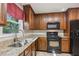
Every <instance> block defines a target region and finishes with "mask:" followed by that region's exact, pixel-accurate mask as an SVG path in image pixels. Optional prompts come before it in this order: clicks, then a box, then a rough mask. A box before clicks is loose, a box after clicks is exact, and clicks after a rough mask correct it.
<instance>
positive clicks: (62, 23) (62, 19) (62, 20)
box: [59, 13, 67, 30]
mask: <svg viewBox="0 0 79 59" xmlns="http://www.w3.org/2000/svg"><path fill="white" fill-rule="evenodd" d="M59 16H60V18H59V19H60V29H64V30H66V22H67V20H66V15H65V13H60V14H59Z"/></svg>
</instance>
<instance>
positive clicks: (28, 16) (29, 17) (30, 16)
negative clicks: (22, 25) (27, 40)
mask: <svg viewBox="0 0 79 59" xmlns="http://www.w3.org/2000/svg"><path fill="white" fill-rule="evenodd" d="M24 12H25V22H26V21H27V22H28V23H29V29H30V30H33V29H34V21H35V20H34V11H33V10H32V8H31V6H30V5H25V6H24Z"/></svg>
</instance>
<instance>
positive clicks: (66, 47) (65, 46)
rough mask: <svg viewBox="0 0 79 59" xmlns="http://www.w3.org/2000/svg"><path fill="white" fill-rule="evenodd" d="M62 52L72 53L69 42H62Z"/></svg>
mask: <svg viewBox="0 0 79 59" xmlns="http://www.w3.org/2000/svg"><path fill="white" fill-rule="evenodd" d="M61 52H70V42H69V40H62V41H61Z"/></svg>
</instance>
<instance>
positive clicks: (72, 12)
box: [68, 8, 77, 21]
mask: <svg viewBox="0 0 79 59" xmlns="http://www.w3.org/2000/svg"><path fill="white" fill-rule="evenodd" d="M68 15H69V20H70V21H71V20H75V19H77V9H75V8H74V9H69V10H68Z"/></svg>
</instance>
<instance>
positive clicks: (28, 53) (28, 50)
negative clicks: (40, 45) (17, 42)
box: [25, 45, 32, 56]
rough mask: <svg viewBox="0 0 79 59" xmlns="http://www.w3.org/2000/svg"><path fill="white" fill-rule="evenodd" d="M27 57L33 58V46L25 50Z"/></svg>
mask: <svg viewBox="0 0 79 59" xmlns="http://www.w3.org/2000/svg"><path fill="white" fill-rule="evenodd" d="M25 56H32V50H31V45H30V46H29V47H28V48H26V49H25Z"/></svg>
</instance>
